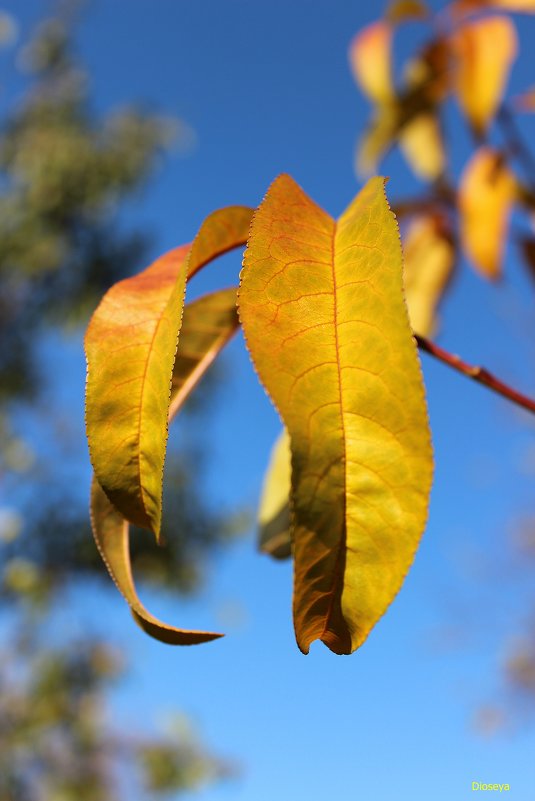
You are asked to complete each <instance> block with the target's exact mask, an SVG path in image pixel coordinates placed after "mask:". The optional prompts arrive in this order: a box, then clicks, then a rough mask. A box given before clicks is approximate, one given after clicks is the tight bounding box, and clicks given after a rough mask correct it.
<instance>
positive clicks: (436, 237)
mask: <svg viewBox="0 0 535 801" xmlns="http://www.w3.org/2000/svg"><path fill="white" fill-rule="evenodd" d="M403 257H404V270H403V278H404V284H405V297H406V300H407V306H408V308H409V318H410V321H411V325H412V330H413V331H414V332H415V333H417V334H420V335H421V336H424V337H429V336H433V335H434V334H435V332H436V328H437V324H436V309H437V306H438V304H439V302H440V300H441V298H442V295H443V294H444V291H445V289H446V287H447V285H448V283H449V281H450V278H451V276H452V273H453V268H454V266H455V248H454V246H453V243H452V241H451V237H450V236H448V235H447V233H446V232H445V231H444V230H443V225H442V224H441V221H440V220H438V219H437V218H436V217H433V216H425V217H417V218H416V219H414V220H412V221H411V223H410V224H409V226H408V228H407V231H406V233H405V236H404V237H403Z"/></svg>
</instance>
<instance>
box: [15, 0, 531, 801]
mask: <svg viewBox="0 0 535 801" xmlns="http://www.w3.org/2000/svg"><path fill="white" fill-rule="evenodd" d="M44 5H45V4H43V3H42V2H38V1H37V0H27V1H26V2H25V3H22V4H21V3H18V2H14V1H12V2H5V0H4V2H3V3H2V6H3V7H5V8H6V9H8V10H10V11H12V12H13V13H14V14H15V15H16V16H17V17H18V18H19V19H20V21H21V24H22V30H23V32H24V31H27V30H28V25H29V24H30V23H31V21H32V20H35V19H36V18H37V17H38V16H39V15H40V14H41V12H42V9H43V6H44ZM382 8H383V6H382V4H375V3H362V2H357V0H353V1H352V2H349V0H270V2H269V3H268V2H261V0H173V1H171V0H160V2H155V1H154V0H97V1H96V2H95V3H94V4H93V5H92V6H91V8H90V9H88V11H87V13H86V14H85V16H84V19H83V24H82V26H81V28H80V31H79V45H80V49H81V52H82V55H83V57H84V59H85V60H86V62H87V63H88V65H89V67H90V71H91V75H92V77H93V87H92V88H93V92H94V96H95V99H96V102H97V104H98V107H99V108H101V109H106V108H108V107H110V106H115V105H116V104H117V103H122V102H125V101H129V100H141V101H145V102H146V103H147V104H148V105H149V106H150V107H151V108H155V109H158V110H161V111H162V112H166V113H170V114H175V115H177V116H179V117H180V118H182V119H184V120H185V121H186V122H187V123H188V124H189V125H190V126H191V127H192V129H193V130H194V131H195V134H196V140H197V142H196V146H195V148H194V149H193V151H192V152H191V153H190V154H189V155H188V156H187V157H180V156H178V155H175V156H174V157H172V158H171V159H170V160H169V161H167V162H166V163H165V165H164V167H163V169H162V170H161V171H160V174H159V176H158V178H157V180H156V181H155V182H154V184H153V185H152V188H151V190H150V192H148V194H146V195H145V196H144V197H142V198H140V199H139V201H136V202H135V203H133V204H132V205H131V206H130V209H129V212H128V216H127V222H128V224H131V225H135V224H136V221H138V220H139V221H140V222H142V224H143V226H145V225H148V226H149V227H152V228H153V230H154V231H155V233H156V234H157V236H156V238H155V247H154V255H156V254H157V253H159V252H161V251H163V250H166V249H168V248H170V247H173V246H175V245H177V244H180V243H182V242H184V241H188V240H190V239H191V238H192V237H193V235H194V234H195V231H196V228H197V227H198V225H199V224H200V222H201V221H202V219H203V217H204V216H205V215H206V214H207V213H209V212H210V211H212V210H213V209H215V208H217V207H219V206H222V205H227V204H235V203H238V204H250V205H256V204H257V203H258V202H259V200H260V199H261V198H262V196H263V194H264V193H265V191H266V189H267V187H268V185H269V183H270V182H271V181H272V180H273V178H274V177H275V176H276V175H277V174H279V173H280V172H289V173H291V174H292V175H293V177H294V178H295V179H296V180H297V181H298V182H299V183H300V184H301V185H302V186H303V187H304V188H305V189H306V190H307V191H308V192H309V193H310V194H311V195H312V197H314V198H315V199H316V200H317V201H318V202H319V203H320V204H321V205H322V206H324V207H325V208H326V209H327V210H328V211H329V212H331V213H332V214H333V215H337V214H338V213H340V212H341V211H342V210H343V208H344V207H345V206H346V204H347V203H348V202H349V200H350V199H351V198H352V196H353V195H354V194H355V192H356V191H357V189H358V186H359V184H358V182H357V179H356V178H355V176H354V173H353V168H352V158H353V149H354V143H355V139H356V136H357V133H358V132H360V131H362V127H363V124H364V122H365V120H366V118H367V113H368V108H367V104H366V102H365V101H364V100H363V98H362V97H361V96H360V95H359V93H358V91H357V90H356V88H355V86H354V84H353V81H352V79H351V76H350V74H349V70H348V65H347V46H348V43H349V40H350V38H351V36H352V35H353V34H354V32H356V31H357V30H358V29H359V28H360V27H362V26H363V25H364V24H366V23H367V22H370V21H372V20H373V19H374V18H376V17H377V16H379V15H380V13H381V11H382ZM517 20H518V21H519V22H520V23H521V42H522V43H523V51H522V58H521V60H520V61H519V64H518V68H517V69H516V71H515V75H514V78H513V86H514V87H516V88H517V89H522V88H526V87H527V86H529V85H531V84H533V83H535V65H534V64H533V61H532V52H531V50H532V44H531V45H530V44H529V42H530V41H531V43H532V42H533V41H534V39H535V18H530V17H526V16H523V17H517ZM407 36H408V41H409V42H413V41H415V38H416V37H418V36H421V28H419V27H418V26H417V25H410V26H408V27H407ZM530 58H531V64H530ZM4 81H5V79H4ZM4 81H3V83H4V90H5V91H7V95H8V97H9V96H10V94H11V93H12V92H13V91H16V87H17V84H16V82H15V83H11V84H10V83H9V81H16V79H15V77H14V76H13V75H12V74H8V77H7V83H5V82H4ZM449 123H450V130H451V131H452V132H453V133H454V134H455V135H456V136H457V137H458V142H459V147H458V149H457V150H456V152H455V160H456V164H457V166H459V165H461V164H462V163H463V161H464V159H465V158H466V154H467V150H466V149H464V150H463V147H465V146H466V145H467V142H468V139H467V136H466V134H465V133H463V131H462V123H461V122H460V118H459V116H458V114H457V113H456V112H455V110H454V109H452V110H451V113H450V118H449ZM529 125H531V127H528V126H529ZM526 126H527V127H526V131H527V133H528V134H529V135H531V137H533V133H534V132H535V130H534V126H533V123H532V122H531V123H530V122H529V121H528V122H527V123H526ZM384 171H385V173H386V174H388V175H390V177H391V181H390V183H389V192H390V195H391V197H392V198H396V197H399V196H400V195H402V194H403V193H404V192H406V191H413V189H414V183H413V181H412V179H411V178H410V176H409V173H408V172H407V170H406V168H405V167H404V166H403V164H402V162H401V160H400V159H399V157H397V156H394V157H392V158H390V159H389V160H388V161H387V162H386V165H385V167H384ZM239 261H240V257H239V255H233V256H228V257H226V258H225V259H224V260H222V261H221V262H220V263H219V264H218V265H217V266H216V267H214V268H213V269H212V270H211V271H210V272H208V271H207V272H206V273H205V274H203V275H202V276H200V277H199V279H198V280H197V286H196V287H192V289H193V290H194V292H195V293H198V292H200V291H205V290H206V289H209V288H215V287H216V286H222V285H224V286H226V285H231V284H233V283H235V282H236V281H237V275H238V271H239ZM533 297H534V287H533V286H531V285H530V283H529V281H528V279H527V278H526V277H525V276H524V274H523V272H522V269H521V266H520V265H519V264H518V263H517V260H516V258H515V253H514V251H513V249H511V250H510V252H509V253H508V267H507V277H506V280H505V281H504V283H503V284H502V285H501V286H500V287H498V288H496V287H489V286H488V285H486V284H484V283H483V282H482V281H481V280H480V279H479V278H477V277H476V276H474V275H473V274H472V273H471V272H470V271H469V269H468V268H467V267H466V265H463V266H462V270H461V272H460V274H459V277H458V279H457V280H456V283H455V285H454V287H453V291H452V293H451V296H450V299H449V300H448V302H447V304H446V306H445V308H444V312H443V315H442V336H441V342H442V343H443V344H444V346H446V347H448V348H449V349H450V350H453V351H455V352H459V353H461V354H463V356H465V357H466V358H467V359H468V360H472V361H475V362H480V363H483V364H485V365H486V366H488V367H489V368H492V369H493V370H495V371H496V372H498V373H499V374H501V375H503V376H504V377H506V378H508V379H509V380H511V382H513V383H516V384H517V385H518V386H519V387H520V388H522V389H524V391H526V392H529V391H531V392H532V393H535V376H534V369H533V368H534V362H535V359H534V352H533V349H532V348H531V347H529V341H530V340H532V338H533V331H534V327H535V319H534V314H533ZM523 343H524V344H523ZM79 344H80V343H79V341H77V342H76V343H75V345H72V344H71V345H70V346H63V347H64V354H65V356H64V358H65V361H66V364H68V365H69V370H68V371H67V370H66V371H64V372H65V373H68V375H69V379H70V381H71V383H69V384H68V385H67V384H63V385H59V384H58V386H57V389H56V397H57V398H58V402H63V403H65V404H66V405H67V404H68V406H69V410H70V412H72V409H73V407H74V408H75V409H76V413H77V415H78V417H77V419H78V421H79V427H80V430H82V426H83V410H82V406H83V379H84V364H83V359H82V355H81V352H80V351H79ZM228 366H229V370H228V374H229V379H228V380H229V383H228V386H227V387H226V388H224V389H223V391H222V395H221V402H220V407H219V409H218V410H217V413H216V414H215V415H214V417H213V420H212V422H211V423H210V426H209V431H208V432H207V436H209V437H210V438H211V439H212V445H213V449H212V453H213V460H212V462H211V465H210V466H209V469H208V473H207V476H206V485H207V491H208V492H209V493H210V497H211V498H212V499H213V500H214V502H216V503H221V504H226V503H229V504H232V503H237V502H244V501H245V502H248V503H251V504H255V503H256V499H257V497H258V492H259V488H260V483H261V478H262V473H263V470H264V468H265V464H266V459H267V454H268V451H269V448H270V446H271V444H272V442H273V440H274V439H275V437H276V435H277V432H278V427H279V424H278V422H277V418H276V415H275V413H274V412H273V411H272V409H271V408H270V405H269V402H268V401H267V399H266V398H265V396H264V393H263V390H262V389H261V387H259V386H258V385H257V383H256V378H255V376H254V374H253V371H252V368H251V367H250V365H249V363H248V360H247V357H246V355H245V354H244V351H243V348H242V344H241V342H236V343H235V344H234V345H233V346H232V347H231V348H230V355H229V361H228ZM424 371H425V378H426V384H427V389H428V399H429V408H430V415H431V422H432V427H433V432H434V448H435V455H436V464H437V468H436V478H435V487H434V491H433V496H432V503H431V511H430V520H429V526H428V529H427V532H426V534H425V536H424V540H423V543H422V546H421V548H420V551H419V553H418V555H417V558H416V561H415V564H414V567H413V569H412V570H411V572H410V574H409V576H408V579H407V581H406V583H405V586H404V587H403V589H402V591H401V593H400V595H399V596H398V598H397V600H396V601H395V603H394V604H393V606H392V607H391V609H390V610H389V612H388V613H387V615H386V616H385V617H384V618H383V620H381V621H380V622H379V624H378V625H377V626H376V628H375V629H374V631H373V632H372V634H371V636H370V638H369V640H368V642H367V643H366V644H365V645H364V646H363V648H362V649H361V650H360V651H359V652H357V653H356V654H354V655H353V656H351V657H336V656H334V655H333V654H331V653H330V652H328V651H327V650H326V649H325V648H324V647H323V646H322V645H316V646H314V647H313V648H312V649H311V653H310V655H309V656H308V657H304V656H302V655H301V654H300V653H299V652H298V650H297V647H296V645H295V642H294V638H293V631H292V624H291V565H289V564H283V565H281V564H277V563H272V562H270V561H269V560H268V559H267V558H265V557H260V556H258V555H257V554H256V553H255V547H254V539H253V534H252V533H251V536H250V537H249V538H248V539H247V540H245V541H244V542H243V543H242V544H241V545H239V546H237V547H236V548H234V550H233V551H232V552H231V553H230V554H229V555H226V556H225V557H224V558H222V559H221V560H220V561H219V562H218V563H217V564H216V565H215V567H214V570H213V572H212V575H211V581H210V586H209V588H208V589H207V592H206V593H205V594H204V596H203V598H202V599H200V600H199V601H195V602H188V603H187V604H181V603H180V602H179V601H176V600H173V601H172V602H171V601H169V600H167V601H166V600H165V599H164V600H162V599H161V598H159V597H156V596H155V597H153V598H148V599H147V600H148V601H150V602H151V604H152V608H153V609H154V611H156V612H159V613H160V614H161V615H162V616H165V618H166V619H169V621H170V622H176V623H177V624H183V625H185V626H192V627H193V626H197V625H198V626H202V625H207V626H214V621H215V624H217V625H219V626H226V630H227V631H228V636H227V637H226V638H225V639H224V640H223V641H219V642H216V643H212V644H209V645H206V646H201V647H198V648H191V649H171V648H167V647H165V646H163V645H160V644H158V643H155V642H152V641H151V640H149V639H148V638H146V637H144V636H143V635H142V634H141V633H138V631H137V629H134V627H133V624H132V623H131V621H130V617H129V615H128V612H127V610H126V608H124V605H123V604H122V602H121V600H120V598H119V597H117V598H115V597H113V598H111V599H110V600H108V601H106V613H107V614H108V613H109V616H110V620H111V621H112V625H113V627H114V629H115V630H116V631H117V636H118V637H119V639H120V640H121V641H124V642H125V643H128V647H131V648H132V649H133V652H134V654H133V655H134V672H133V675H132V677H131V679H130V680H129V682H128V685H127V686H126V687H125V688H123V689H122V690H121V692H120V693H119V695H118V697H117V699H116V709H117V716H118V719H119V720H120V722H121V723H127V722H128V723H131V724H132V725H135V723H136V722H140V721H144V719H145V718H146V717H147V714H148V710H149V709H151V708H156V709H157V710H161V713H162V715H164V716H165V710H166V707H168V706H170V705H176V706H177V707H179V708H181V709H183V710H185V711H186V712H188V713H190V714H191V715H192V717H193V718H194V719H195V720H196V721H198V724H199V729H200V731H201V732H202V735H203V736H204V737H205V738H206V739H207V740H208V742H209V743H211V744H212V746H213V748H214V749H215V750H216V751H219V752H220V753H221V754H223V755H226V756H228V757H230V758H233V759H235V760H236V761H237V762H238V763H239V764H241V766H242V773H241V777H240V778H239V779H238V780H236V781H233V782H232V783H229V784H225V785H221V786H217V787H212V788H209V789H207V790H206V791H204V792H203V793H201V795H200V796H199V797H200V798H201V799H202V801H224V800H225V801H227V800H229V799H232V800H233V801H241V799H243V801H245V799H247V801H273V800H274V799H281V800H282V801H305V799H306V801H325V800H326V799H329V801H330V800H331V799H335V800H336V801H464V800H465V799H470V798H473V797H474V796H473V793H472V792H471V789H470V788H471V782H472V781H482V782H488V783H494V782H500V783H506V782H507V783H509V784H510V785H511V792H510V793H509V795H508V796H507V797H508V798H511V799H514V801H531V800H532V799H533V798H534V797H535V790H534V788H535V770H534V768H533V763H534V760H533V751H534V746H535V736H534V733H533V730H530V729H529V728H527V727H526V728H524V729H522V730H520V731H518V732H516V733H514V734H512V735H510V734H509V735H505V734H503V735H498V736H497V737H494V738H492V739H486V738H483V737H481V736H480V735H478V734H476V733H475V732H474V730H473V727H472V725H471V721H472V718H473V715H474V713H475V712H476V711H477V709H478V707H479V706H480V705H481V704H483V703H485V702H488V701H493V700H496V699H497V700H499V699H500V692H501V685H500V679H499V672H500V668H501V665H502V661H503V658H504V654H505V653H506V648H507V646H508V644H509V643H510V641H511V640H512V638H513V636H514V633H515V632H516V631H518V632H520V631H522V624H523V622H526V621H527V619H528V612H529V611H530V610H529V609H528V607H527V604H526V598H529V594H528V593H527V591H526V587H527V586H528V585H529V580H530V574H529V573H527V574H526V573H522V571H519V570H518V568H517V567H516V566H515V564H514V559H513V556H512V555H511V551H510V537H511V530H512V528H513V527H514V521H515V519H517V518H518V517H519V516H520V515H521V514H530V513H533V512H534V506H535V504H534V502H533V491H532V484H533V473H531V474H527V473H526V471H525V469H524V468H523V465H524V464H525V461H526V459H525V456H526V454H527V453H528V451H529V449H530V448H531V449H533V447H534V445H535V428H534V426H533V423H530V421H528V420H527V417H526V416H525V415H521V414H518V413H517V412H516V411H514V410H512V409H511V408H509V407H508V406H507V404H506V403H505V402H503V401H501V400H500V399H498V398H496V397H494V396H493V395H491V394H490V393H489V392H487V391H486V390H485V389H482V388H480V387H477V386H475V385H471V384H470V383H469V382H468V381H467V380H466V379H463V378H462V377H459V376H458V375H456V374H454V373H452V372H450V371H448V370H447V369H446V368H444V367H443V366H441V365H438V364H436V363H432V362H431V361H430V360H429V359H427V358H426V359H424ZM80 447H81V449H82V448H83V447H84V446H83V444H82V443H81V445H80ZM84 454H85V451H84ZM83 475H84V481H86V480H87V477H88V468H87V466H86V467H84V469H83ZM531 583H533V582H532V581H531ZM532 600H533V599H532ZM240 610H241V611H240ZM228 618H230V619H228ZM533 723H534V725H535V719H534V721H533ZM476 797H477V796H476Z"/></svg>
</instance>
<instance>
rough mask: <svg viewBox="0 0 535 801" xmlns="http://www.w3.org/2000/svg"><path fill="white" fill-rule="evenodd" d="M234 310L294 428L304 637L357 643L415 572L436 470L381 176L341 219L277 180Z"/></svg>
mask: <svg viewBox="0 0 535 801" xmlns="http://www.w3.org/2000/svg"><path fill="white" fill-rule="evenodd" d="M238 308H239V314H240V319H241V323H242V326H243V329H244V333H245V337H246V341H247V345H248V348H249V351H250V355H251V358H252V360H253V363H254V364H255V367H256V369H257V371H258V374H259V377H260V379H261V381H262V383H263V384H264V386H265V387H266V390H267V391H268V393H269V394H270V396H271V398H272V400H273V402H274V403H275V405H276V407H277V409H278V410H279V413H280V414H281V416H282V418H283V421H284V424H285V426H286V428H287V430H288V433H289V436H290V440H291V450H292V493H291V508H292V535H293V544H294V560H295V561H294V624H295V630H296V637H297V643H298V645H299V648H300V649H301V650H302V651H303V652H304V653H307V652H308V650H309V646H310V643H311V642H313V641H314V640H316V639H321V640H322V641H323V642H324V643H325V644H326V645H327V646H328V647H329V648H330V649H331V650H332V651H335V652H336V653H350V652H352V651H354V650H355V649H356V648H358V646H359V645H360V644H361V643H362V642H363V641H364V640H365V639H366V637H367V635H368V633H369V631H370V629H371V628H372V627H373V626H374V624H375V623H376V622H377V620H378V619H379V618H380V617H381V615H382V614H383V613H384V612H385V610H386V609H387V607H388V605H389V604H390V602H391V601H392V599H393V597H394V596H395V594H396V593H397V591H398V590H399V588H400V586H401V584H402V582H403V580H404V578H405V575H406V573H407V571H408V569H409V567H410V564H411V562H412V560H413V557H414V554H415V551H416V549H417V547H418V542H419V539H420V535H421V533H422V530H423V528H424V525H425V520H426V516H427V504H428V495H429V490H430V486H431V477H432V454H431V444H430V435H429V428H428V423H427V415H426V405H425V398H424V391H423V385H422V378H421V372H420V366H419V361H418V354H417V350H416V345H415V342H414V340H413V338H412V335H411V330H410V326H409V321H408V317H407V311H406V306H405V301H404V298H403V288H402V259H401V247H400V240H399V233H398V229H397V225H396V222H395V218H394V215H393V214H392V213H391V211H390V209H389V207H388V203H387V201H386V198H385V194H384V180H383V179H379V178H374V179H371V180H370V181H369V182H368V184H367V185H366V186H365V187H364V189H363V190H362V191H361V192H360V194H359V195H358V196H357V198H356V199H355V200H354V201H353V203H352V204H351V205H350V206H349V208H348V209H347V211H346V212H345V213H344V214H343V215H342V217H341V218H340V220H339V221H338V223H337V222H335V220H333V219H332V218H331V217H330V216H329V215H328V214H327V213H326V212H324V211H323V210H322V209H320V208H319V207H318V206H317V205H316V204H315V203H314V202H313V201H312V200H311V199H310V198H309V197H308V196H307V195H306V194H305V193H304V192H303V191H302V190H301V189H300V187H298V186H297V184H296V183H295V182H294V181H293V180H292V179H291V178H290V177H289V176H284V175H283V176H281V177H280V178H278V179H277V180H276V181H275V183H274V184H273V185H272V186H271V188H270V190H269V192H268V194H267V196H266V198H265V200H264V201H263V203H262V204H261V206H260V208H259V209H258V211H257V212H256V214H255V217H254V219H253V224H252V227H251V234H250V237H249V240H248V246H247V250H246V253H245V258H244V268H243V271H242V278H241V285H240V290H239V293H238Z"/></svg>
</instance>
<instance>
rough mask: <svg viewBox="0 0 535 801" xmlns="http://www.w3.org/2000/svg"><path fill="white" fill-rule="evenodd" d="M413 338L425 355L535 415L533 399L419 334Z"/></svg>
mask: <svg viewBox="0 0 535 801" xmlns="http://www.w3.org/2000/svg"><path fill="white" fill-rule="evenodd" d="M414 338H415V340H416V342H417V344H418V347H419V348H420V350H424V351H425V352H426V353H429V354H431V356H434V357H435V359H439V360H440V361H441V362H444V364H447V365H448V366H449V367H452V368H453V369H454V370H457V371H458V372H459V373H462V374H463V375H465V376H467V377H468V378H471V379H473V380H474V381H477V382H478V384H483V386H485V387H488V388H489V389H492V391H493V392H497V393H498V394H499V395H503V397H504V398H507V399H508V400H510V401H512V402H513V403H516V404H517V406H522V408H523V409H527V410H528V412H531V413H532V414H535V400H533V398H529V397H528V396H527V395H522V393H521V392H517V390H516V389H513V388H512V387H510V386H508V385H507V384H504V382H503V381H500V379H499V378H496V376H494V375H492V373H489V371H488V370H485V368H484V367H474V366H473V365H471V364H467V363H466V362H463V360H462V359H460V358H459V356H456V355H455V354H453V353H449V352H448V351H447V350H444V349H443V348H441V347H439V345H436V344H435V343H434V342H431V341H430V340H429V339H426V338H425V337H422V336H420V335H419V334H415V335H414Z"/></svg>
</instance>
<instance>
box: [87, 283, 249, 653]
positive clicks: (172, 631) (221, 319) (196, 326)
mask: <svg viewBox="0 0 535 801" xmlns="http://www.w3.org/2000/svg"><path fill="white" fill-rule="evenodd" d="M238 326H239V321H238V316H237V313H236V290H235V289H227V290H221V291H219V292H214V293H212V294H210V295H206V296H204V297H202V298H200V299H199V300H196V301H194V302H192V303H189V304H188V305H187V306H186V308H185V311H184V321H183V325H182V331H181V335H180V351H179V354H178V356H177V359H176V362H175V366H174V371H173V382H172V388H171V402H170V409H169V418H170V420H171V419H172V418H173V417H174V416H175V415H176V413H177V412H178V410H179V409H180V408H181V406H182V404H183V403H184V401H185V400H186V398H187V397H188V396H189V394H190V393H191V391H192V390H193V388H194V387H195V386H196V384H197V383H198V382H199V380H200V379H201V378H202V376H203V375H204V374H205V373H206V371H207V369H208V368H209V366H210V365H211V364H212V362H213V361H214V358H215V357H216V356H217V355H218V354H219V353H220V352H221V350H222V348H223V347H224V346H225V345H226V343H227V342H228V341H229V339H230V338H231V337H232V336H233V335H234V334H235V333H236V331H237V329H238ZM91 525H92V529H93V536H94V538H95V542H96V543H97V547H98V549H99V551H100V554H101V556H102V558H103V560H104V563H105V565H106V567H107V569H108V572H109V573H110V575H111V577H112V579H113V580H114V581H115V584H116V585H117V587H118V589H119V591H120V592H121V594H122V595H123V596H124V598H125V599H126V601H127V603H128V604H129V606H130V608H131V610H132V614H133V615H134V619H135V620H136V622H137V623H138V624H139V625H140V626H141V627H142V628H143V629H144V630H145V631H146V632H147V634H150V636H151V637H154V638H155V639H157V640H161V641H162V642H165V643H168V644H171V645H193V644H195V643H201V642H208V641H209V640H213V639H216V638H217V637H221V636H222V635H221V634H216V633H213V632H203V631H188V630H185V629H177V628H175V627H174V626H168V625H167V624H165V623H162V621H160V620H158V619H157V618H155V617H154V616H153V615H151V614H150V613H149V612H148V611H147V610H146V609H145V607H144V606H143V604H142V603H141V601H140V600H139V598H138V596H137V593H136V589H135V585H134V579H133V576H132V568H131V563H130V549H129V528H130V527H129V524H128V522H127V521H126V520H125V519H124V517H123V516H122V515H121V514H120V512H118V511H117V509H115V507H114V506H113V504H112V503H111V502H110V500H109V499H108V497H107V496H106V494H105V493H104V491H103V490H102V489H101V487H100V485H99V484H98V482H97V480H96V479H95V478H94V477H93V481H92V485H91Z"/></svg>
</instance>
